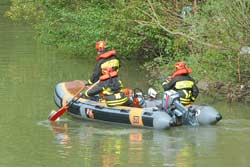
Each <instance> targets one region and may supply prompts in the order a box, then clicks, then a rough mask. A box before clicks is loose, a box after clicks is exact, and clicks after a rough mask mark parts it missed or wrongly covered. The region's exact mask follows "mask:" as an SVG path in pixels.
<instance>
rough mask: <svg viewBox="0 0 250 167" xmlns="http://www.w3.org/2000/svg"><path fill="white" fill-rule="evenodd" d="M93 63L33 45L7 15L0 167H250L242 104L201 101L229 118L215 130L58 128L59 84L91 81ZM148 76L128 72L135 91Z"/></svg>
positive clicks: (248, 128)
mask: <svg viewBox="0 0 250 167" xmlns="http://www.w3.org/2000/svg"><path fill="white" fill-rule="evenodd" d="M0 5H1V6H0V11H1V12H0V13H1V15H2V13H3V9H4V6H3V4H0ZM93 49H94V48H93ZM94 57H95V56H94ZM94 61H95V60H94V58H93V60H85V59H83V58H77V57H72V56H67V55H64V54H63V53H62V52H60V53H58V52H57V51H56V50H55V49H53V48H50V47H49V46H44V45H42V44H40V43H38V42H37V41H36V40H34V32H33V30H32V28H31V27H30V26H29V25H25V24H21V23H14V22H12V21H10V20H8V19H7V18H4V17H3V16H0V78H1V82H0V96H1V101H0V106H1V112H0V141H1V142H0V167H28V166H30V167H127V166H130V167H137V166H143V167H151V166H155V167H161V166H163V167H235V166H236V167H248V166H250V158H249V157H250V153H249V151H250V140H249V139H250V120H249V119H250V110H249V106H246V105H242V104H239V103H235V104H231V105H229V104H227V103H226V102H223V101H221V102H214V100H213V99H208V100H206V101H205V100H204V99H203V98H202V96H200V97H199V101H200V103H208V104H211V105H212V106H214V107H215V108H216V109H218V110H219V111H220V112H221V113H222V115H223V119H222V120H221V121H220V122H219V123H218V124H217V125H215V126H206V127H204V126H203V127H176V128H172V129H170V130H165V131H159V130H153V129H138V128H131V127H128V126H120V125H112V124H104V123H94V122H86V121H85V122H84V121H79V120H75V119H73V118H71V117H69V116H67V115H66V114H65V115H64V116H63V118H62V121H61V122H58V123H54V124H51V123H50V122H49V121H48V120H47V117H48V114H49V113H50V111H51V110H57V108H56V106H55V104H54V102H53V90H54V87H55V85H56V84H57V83H58V82H61V81H71V80H75V79H87V78H88V77H89V76H90V74H91V72H92V69H93V67H94V63H95V62H94ZM143 75H145V74H143V72H142V71H140V70H138V69H137V68H134V65H133V64H132V63H130V65H127V66H123V67H122V70H121V77H122V78H123V80H124V82H125V85H128V86H133V87H143V86H145V84H144V82H143ZM128 78H129V82H128Z"/></svg>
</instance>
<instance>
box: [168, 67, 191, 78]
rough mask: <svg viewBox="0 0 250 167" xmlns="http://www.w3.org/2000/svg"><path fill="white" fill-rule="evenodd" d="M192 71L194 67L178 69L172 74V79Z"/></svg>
mask: <svg viewBox="0 0 250 167" xmlns="http://www.w3.org/2000/svg"><path fill="white" fill-rule="evenodd" d="M191 73H192V69H191V68H186V69H181V70H177V71H175V72H174V73H173V74H172V76H171V79H173V78H175V77H177V76H180V75H184V74H191Z"/></svg>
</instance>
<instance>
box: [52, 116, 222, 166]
mask: <svg viewBox="0 0 250 167" xmlns="http://www.w3.org/2000/svg"><path fill="white" fill-rule="evenodd" d="M50 126H51V130H53V133H54V137H55V139H56V141H57V143H58V145H61V146H63V147H59V148H58V149H59V150H58V152H60V153H61V155H63V156H64V157H66V156H67V155H69V154H71V156H72V153H73V152H74V154H78V155H77V156H80V157H82V163H83V164H85V165H86V164H89V165H95V166H102V167H113V166H119V165H121V164H127V165H129V166H141V165H143V166H152V165H156V166H177V167H191V166H197V157H199V158H200V157H207V156H208V155H209V154H210V153H214V152H216V149H217V148H216V147H217V146H216V141H217V140H218V139H217V128H216V127H212V126H211V127H199V128H190V127H178V128H174V129H172V130H169V131H157V130H152V129H135V128H128V127H123V126H116V127H115V126H114V125H110V124H103V123H100V124H99V123H93V122H85V123H80V122H78V121H77V122H73V121H70V120H68V121H66V122H65V121H63V122H55V123H51V124H50ZM79 147H80V151H78V152H75V150H76V149H77V148H78V149H79Z"/></svg>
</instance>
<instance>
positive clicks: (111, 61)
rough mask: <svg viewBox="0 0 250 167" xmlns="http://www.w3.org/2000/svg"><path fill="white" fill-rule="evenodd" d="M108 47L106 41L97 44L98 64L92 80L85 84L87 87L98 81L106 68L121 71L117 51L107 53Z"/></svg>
mask: <svg viewBox="0 0 250 167" xmlns="http://www.w3.org/2000/svg"><path fill="white" fill-rule="evenodd" d="M106 48H107V45H106V43H105V42H104V41H99V42H97V43H96V50H97V53H98V56H97V57H96V61H97V64H96V66H95V69H94V71H93V74H92V76H91V78H90V79H89V80H88V81H87V82H85V85H91V84H93V83H95V82H96V81H98V79H99V78H100V77H101V75H102V70H103V69H104V68H106V67H109V68H112V70H113V71H117V72H118V70H119V67H120V62H119V59H118V57H117V53H116V51H115V50H111V51H107V50H106Z"/></svg>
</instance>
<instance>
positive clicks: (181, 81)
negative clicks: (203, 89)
mask: <svg viewBox="0 0 250 167" xmlns="http://www.w3.org/2000/svg"><path fill="white" fill-rule="evenodd" d="M175 69H176V71H175V72H174V73H173V74H172V76H171V77H169V78H168V79H166V81H164V82H163V83H162V86H163V89H164V91H167V90H170V89H173V90H175V91H177V92H178V93H179V95H180V102H181V103H182V104H183V105H189V104H190V103H191V102H194V101H195V99H196V97H197V96H198V94H199V89H198V87H197V86H196V84H195V81H194V79H193V78H192V77H191V76H190V75H189V74H190V73H192V70H191V69H190V68H186V64H185V63H184V62H177V63H176V64H175Z"/></svg>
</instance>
